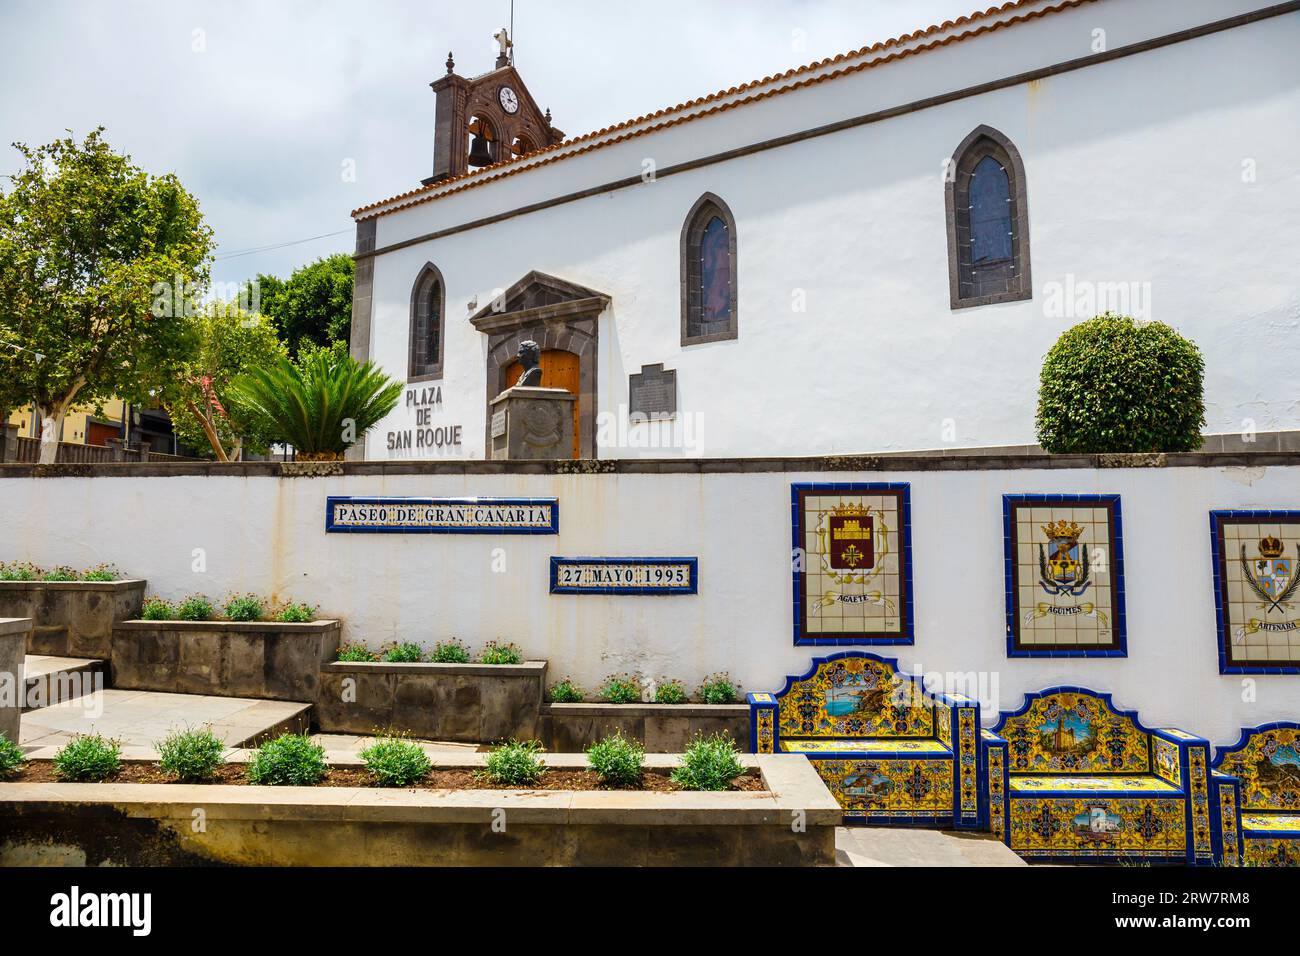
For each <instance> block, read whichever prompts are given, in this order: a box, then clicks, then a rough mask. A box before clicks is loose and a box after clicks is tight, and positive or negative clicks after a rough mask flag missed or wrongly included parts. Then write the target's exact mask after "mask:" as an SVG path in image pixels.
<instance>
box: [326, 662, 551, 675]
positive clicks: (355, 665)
mask: <svg viewBox="0 0 1300 956" xmlns="http://www.w3.org/2000/svg"><path fill="white" fill-rule="evenodd" d="M320 669H321V670H322V671H327V672H330V673H334V674H352V673H358V672H361V673H366V674H432V675H439V674H440V675H442V676H444V677H453V676H457V677H540V676H542V674H544V673H545V672H546V661H524V662H523V663H522V664H477V663H470V664H426V663H416V662H411V663H407V664H402V663H398V662H394V661H330V662H329V663H326V664H322V665H321V666H320Z"/></svg>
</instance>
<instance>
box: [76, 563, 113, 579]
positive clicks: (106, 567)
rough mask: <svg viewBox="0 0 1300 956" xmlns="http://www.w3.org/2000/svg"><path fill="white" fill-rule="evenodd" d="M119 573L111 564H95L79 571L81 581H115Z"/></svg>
mask: <svg viewBox="0 0 1300 956" xmlns="http://www.w3.org/2000/svg"><path fill="white" fill-rule="evenodd" d="M119 576H120V575H119V574H118V572H117V568H115V567H113V566H112V565H111V564H97V565H95V566H94V567H93V568H89V569H87V570H85V571H83V572H82V573H81V580H83V581H116V580H117V579H118V577H119Z"/></svg>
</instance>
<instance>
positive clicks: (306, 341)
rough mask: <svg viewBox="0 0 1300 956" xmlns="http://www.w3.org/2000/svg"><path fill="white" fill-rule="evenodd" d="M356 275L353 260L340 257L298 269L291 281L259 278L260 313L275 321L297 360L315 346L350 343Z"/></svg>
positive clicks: (332, 257) (266, 276) (261, 276)
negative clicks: (354, 276)
mask: <svg viewBox="0 0 1300 956" xmlns="http://www.w3.org/2000/svg"><path fill="white" fill-rule="evenodd" d="M354 271H355V269H354V264H353V261H352V257H351V256H349V255H344V254H342V253H339V254H338V255H333V256H326V257H325V258H323V259H317V260H316V261H315V262H313V263H311V264H310V265H305V266H302V267H301V268H299V269H295V270H294V271H293V274H292V275H290V276H289V278H288V279H280V278H278V277H276V276H271V275H259V276H258V277H257V280H256V281H257V285H258V289H257V292H258V300H259V302H260V304H259V310H260V311H261V312H262V313H263V314H264V315H269V316H271V317H272V318H274V319H275V321H276V325H277V326H279V328H280V335H281V337H282V338H283V339H284V341H285V342H286V343H287V344H288V346H289V354H290V355H292V356H293V357H294V358H298V357H299V353H300V352H301V351H302V350H303V349H304V348H306V347H309V346H312V345H329V344H331V343H333V342H347V341H348V337H349V335H350V334H351V328H352V281H353V273H354ZM248 301H251V300H248Z"/></svg>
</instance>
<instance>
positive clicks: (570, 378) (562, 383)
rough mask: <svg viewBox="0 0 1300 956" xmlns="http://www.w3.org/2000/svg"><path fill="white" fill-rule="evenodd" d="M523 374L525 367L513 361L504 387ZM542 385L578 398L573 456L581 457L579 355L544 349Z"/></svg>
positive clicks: (507, 370) (510, 384) (508, 386)
mask: <svg viewBox="0 0 1300 956" xmlns="http://www.w3.org/2000/svg"><path fill="white" fill-rule="evenodd" d="M522 374H524V367H523V366H522V365H520V364H519V363H518V362H511V363H510V364H509V365H507V366H506V370H505V375H504V376H503V380H502V383H501V387H502V389H503V390H504V389H507V388H510V387H511V386H513V385H514V384H515V382H517V381H519V376H520V375H522ZM542 387H543V388H562V389H564V390H565V391H566V392H568V393H570V394H571V395H573V396H574V397H575V398H577V399H578V400H577V401H576V402H574V403H573V457H574V458H580V457H581V453H580V452H579V449H580V448H581V447H582V444H581V440H580V433H579V430H578V429H579V425H578V423H579V422H580V421H582V418H581V417H580V415H579V413H578V412H579V409H578V406H579V405H580V404H582V398H581V395H582V392H581V390H580V387H579V366H578V356H576V355H574V354H573V353H572V352H562V351H560V350H559V349H547V350H546V351H544V352H543V353H542Z"/></svg>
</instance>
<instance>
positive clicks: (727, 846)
mask: <svg viewBox="0 0 1300 956" xmlns="http://www.w3.org/2000/svg"><path fill="white" fill-rule="evenodd" d="M437 756H438V757H439V758H442V759H440V760H438V761H437V763H438V765H439V766H445V767H459V768H478V767H481V766H482V761H483V758H485V757H486V754H465V755H463V756H461V755H451V754H440V755H437ZM660 759H661V760H664V761H665V763H662V764H660V765H661V766H663V765H667V761H668V760H669V758H662V757H661V758H660ZM744 760H745V762H746V763H747V764H748V765H749V766H751V767H755V768H757V772H758V773H760V774H761V776H762V778H763V781H764V783H765V784H766V786H767V791H768V792H763V793H758V792H725V793H680V792H678V793H655V792H641V791H631V792H628V791H622V792H620V791H539V790H516V791H509V790H463V791H458V790H436V791H435V790H396V789H394V790H379V789H375V788H372V787H366V788H343V787H337V788H336V787H315V788H313V787H248V786H243V787H240V786H185V785H179V784H176V785H173V784H113V783H92V784H75V783H57V784H50V783H40V784H36V783H8V784H6V783H0V866H21V865H32V864H36V863H40V864H45V865H50V864H55V865H57V864H63V865H69V866H102V865H110V864H111V865H117V866H174V865H186V864H197V865H211V864H226V865H238V866H248V865H258V866H830V865H833V864H834V862H835V828H836V826H837V825H838V823H839V822H840V817H841V811H840V808H839V806H838V804H836V802H835V800H834V798H833V797H832V796H831V795H830V793H829V791H827V789H826V786H825V784H823V783H822V781H821V778H820V777H818V776H817V772H816V771H815V770H813V768H812V764H811V763H810V762H809V761H808V760H807V759H806V758H804V757H803V756H801V755H791V754H778V755H761V756H746V757H745V758H744ZM647 762H648V763H652V761H647ZM547 764H548V765H549V766H551V767H554V768H555V769H570V768H578V767H582V766H585V758H583V757H582V756H581V755H568V756H567V757H566V756H562V755H554V754H552V755H551V756H549V757H548V758H547ZM196 806H201V807H203V809H204V813H205V818H206V826H205V827H201V828H198V829H200V830H201V831H202V832H195V829H196V828H195V827H194V826H193V820H194V808H195V807H196ZM502 813H504V818H502ZM797 815H802V823H803V824H804V826H802V827H795V826H792V825H791V824H792V821H795V820H797V819H799V816H797ZM502 819H504V821H505V824H506V825H505V827H504V829H503V828H502V827H501V826H499V823H500V822H501V820H502ZM494 822H495V823H497V824H498V825H497V826H495V827H494Z"/></svg>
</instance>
